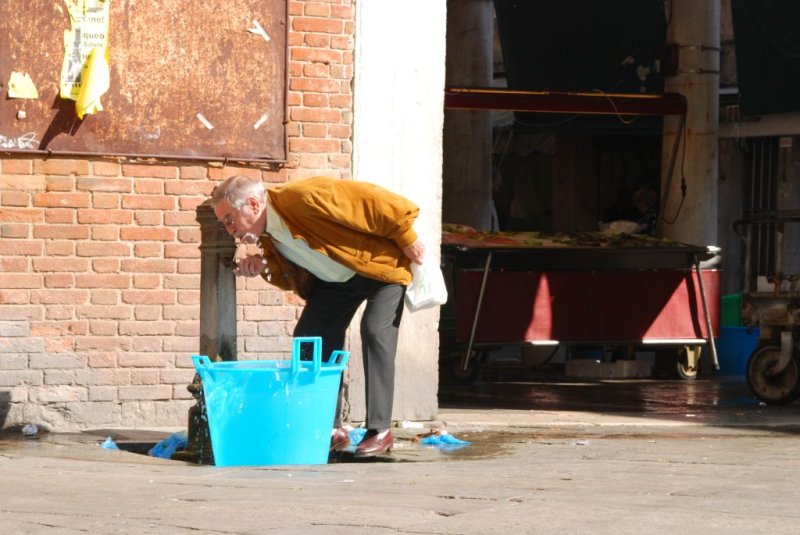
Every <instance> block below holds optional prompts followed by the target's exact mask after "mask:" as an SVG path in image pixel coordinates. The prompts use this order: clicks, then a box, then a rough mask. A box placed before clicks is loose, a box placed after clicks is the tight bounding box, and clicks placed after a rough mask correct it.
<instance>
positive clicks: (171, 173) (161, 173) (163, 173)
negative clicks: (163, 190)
mask: <svg viewBox="0 0 800 535" xmlns="http://www.w3.org/2000/svg"><path fill="white" fill-rule="evenodd" d="M122 174H123V175H125V176H130V177H142V178H178V168H177V167H174V166H162V165H144V164H123V166H122Z"/></svg>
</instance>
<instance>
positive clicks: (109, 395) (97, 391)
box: [89, 385, 117, 421]
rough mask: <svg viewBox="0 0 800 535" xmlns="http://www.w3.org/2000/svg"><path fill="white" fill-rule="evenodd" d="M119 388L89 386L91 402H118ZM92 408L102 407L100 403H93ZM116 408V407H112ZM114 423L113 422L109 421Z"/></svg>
mask: <svg viewBox="0 0 800 535" xmlns="http://www.w3.org/2000/svg"><path fill="white" fill-rule="evenodd" d="M116 399H117V387H116V386H91V385H90V386H89V401H116ZM91 405H92V406H95V405H100V404H99V403H92V404H91ZM112 406H113V407H114V408H116V406H115V405H112ZM108 421H112V420H108Z"/></svg>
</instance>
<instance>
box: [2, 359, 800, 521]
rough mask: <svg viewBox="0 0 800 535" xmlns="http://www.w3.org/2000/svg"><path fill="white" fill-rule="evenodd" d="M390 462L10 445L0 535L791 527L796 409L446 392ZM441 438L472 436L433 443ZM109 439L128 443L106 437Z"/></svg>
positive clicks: (559, 383) (722, 383) (7, 440)
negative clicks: (226, 464) (446, 444)
mask: <svg viewBox="0 0 800 535" xmlns="http://www.w3.org/2000/svg"><path fill="white" fill-rule="evenodd" d="M440 407H441V410H440V414H439V420H438V421H437V422H423V423H422V425H423V426H424V429H417V428H405V429H402V428H398V429H396V430H394V433H395V436H396V437H397V442H396V445H395V448H394V450H393V451H392V453H391V454H390V455H387V456H383V457H380V458H377V459H374V460H372V461H369V462H367V461H361V462H353V460H352V459H349V458H347V457H346V456H345V457H342V458H338V459H332V461H333V462H331V463H330V464H328V465H319V466H274V467H241V468H219V467H213V466H198V465H191V464H188V463H184V462H179V461H171V460H165V459H157V458H152V457H149V456H147V455H144V454H143V453H144V452H146V450H147V449H149V447H150V446H151V445H152V444H154V443H155V442H157V441H158V440H160V439H161V438H164V437H166V436H168V435H169V434H170V433H171V432H172V431H175V430H163V429H162V430H115V429H104V430H103V429H100V430H93V431H87V432H83V433H77V434H59V433H54V434H43V435H41V436H39V437H38V438H36V439H30V438H24V437H22V436H21V434H20V433H18V432H17V433H14V434H8V433H6V434H4V435H2V436H1V437H0V481H2V482H3V487H4V489H5V492H4V493H3V495H2V497H0V533H43V532H47V533H48V534H49V533H85V532H87V531H92V532H97V531H100V532H103V533H115V534H120V533H170V534H172V533H179V534H180V533H192V534H197V533H248V534H249V533H252V534H256V533H325V534H339V533H342V534H353V533H379V534H383V533H392V534H396V533H426V534H436V533H454V534H455V533H480V534H484V533H504V534H506V533H565V532H566V533H570V532H581V533H584V532H590V533H614V534H618V533H641V532H643V531H644V532H647V533H666V532H675V531H678V530H679V531H680V532H681V533H699V532H703V533H704V534H709V533H726V534H727V533H793V532H797V531H798V526H800V511H798V507H797V504H798V503H799V502H798V500H799V499H800V491H798V485H797V481H796V479H797V475H798V474H800V440H798V436H797V433H798V432H800V404H798V403H795V404H791V405H788V406H785V407H771V406H765V405H762V404H760V403H759V402H758V401H757V400H755V399H753V397H752V396H751V395H750V393H749V390H748V388H747V384H746V382H744V381H743V380H740V379H729V378H718V377H706V378H702V377H701V378H700V379H698V380H696V381H680V380H674V381H668V380H664V381H662V380H620V381H576V380H569V379H566V378H563V377H559V376H557V375H553V374H507V375H506V376H504V377H493V378H492V379H491V380H484V381H483V382H480V383H477V384H472V385H459V384H446V385H443V386H442V388H441V392H440ZM430 428H439V429H447V430H449V431H450V432H451V433H453V435H455V436H457V437H458V438H461V439H464V440H468V441H471V442H472V444H471V445H470V446H468V447H465V448H463V449H461V450H457V451H442V450H438V449H435V448H431V447H423V446H422V445H420V443H419V442H418V440H417V437H416V435H417V434H420V433H422V432H423V431H425V430H427V429H430ZM106 436H112V437H113V438H114V439H115V441H116V442H117V443H118V444H119V446H120V448H121V450H104V449H102V448H101V447H100V446H99V444H100V443H102V442H103V440H105V438H106Z"/></svg>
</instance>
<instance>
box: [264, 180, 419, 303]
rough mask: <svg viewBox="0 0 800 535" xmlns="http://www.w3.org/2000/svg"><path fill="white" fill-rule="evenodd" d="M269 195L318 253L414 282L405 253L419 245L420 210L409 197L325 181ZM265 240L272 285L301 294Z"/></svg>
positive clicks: (374, 275)
mask: <svg viewBox="0 0 800 535" xmlns="http://www.w3.org/2000/svg"><path fill="white" fill-rule="evenodd" d="M267 194H268V195H269V200H270V203H271V204H272V207H273V209H274V210H275V211H276V212H277V213H278V215H280V217H281V218H282V219H283V221H284V222H285V223H286V226H287V227H288V228H289V230H290V231H291V233H292V236H294V237H295V238H300V239H302V240H304V241H305V242H306V243H307V244H308V246H309V247H311V248H312V249H314V250H315V251H318V252H320V253H322V254H324V255H327V256H328V257H330V258H332V259H333V260H335V261H336V262H339V263H340V264H342V265H344V266H346V267H348V268H350V269H352V270H353V271H355V272H356V273H358V274H360V275H363V276H364V277H368V278H370V279H375V280H379V281H384V282H389V283H396V284H403V285H408V284H409V283H410V282H411V268H410V266H411V260H409V259H408V257H406V255H404V254H403V251H402V249H403V248H404V247H408V246H409V245H411V244H413V243H414V242H415V241H417V234H416V232H414V229H413V228H412V225H413V224H414V220H415V219H416V217H417V215H418V214H419V208H418V207H417V206H416V205H415V204H414V203H412V202H411V201H409V200H408V199H406V198H405V197H402V196H400V195H397V194H395V193H392V192H391V191H388V190H386V189H384V188H382V187H380V186H376V185H375V184H369V183H367V182H356V181H353V180H340V179H332V178H324V177H313V178H307V179H302V180H295V181H292V182H289V183H287V184H284V185H281V186H278V187H275V188H271V189H269V190H268V192H267ZM264 238H265V237H262V239H261V244H262V246H263V248H264V255H265V257H266V260H267V265H268V267H269V272H270V277H269V279H268V280H269V281H270V282H271V283H272V284H274V285H275V286H277V287H279V288H281V289H284V290H295V286H294V284H293V283H294V281H293V280H292V276H293V274H292V273H291V271H292V270H290V269H281V266H285V263H286V262H288V261H287V260H286V259H285V258H283V257H282V256H281V255H280V253H279V252H278V251H277V250H276V249H275V247H274V245H273V244H272V241H271V240H270V239H264ZM266 238H268V237H266ZM265 277H266V274H265Z"/></svg>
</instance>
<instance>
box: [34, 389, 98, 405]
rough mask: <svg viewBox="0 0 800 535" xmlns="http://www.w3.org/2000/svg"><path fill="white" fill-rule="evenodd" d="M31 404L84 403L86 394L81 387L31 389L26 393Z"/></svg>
mask: <svg viewBox="0 0 800 535" xmlns="http://www.w3.org/2000/svg"><path fill="white" fill-rule="evenodd" d="M28 396H29V398H30V400H31V402H32V403H63V402H66V401H86V400H87V399H88V397H89V396H88V393H87V392H86V388H84V387H82V386H54V385H50V386H47V387H46V388H42V387H33V388H31V389H30V390H29V391H28Z"/></svg>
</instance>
